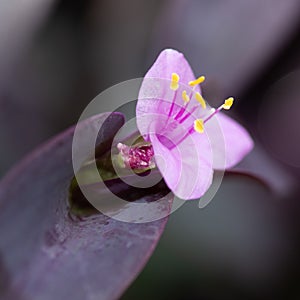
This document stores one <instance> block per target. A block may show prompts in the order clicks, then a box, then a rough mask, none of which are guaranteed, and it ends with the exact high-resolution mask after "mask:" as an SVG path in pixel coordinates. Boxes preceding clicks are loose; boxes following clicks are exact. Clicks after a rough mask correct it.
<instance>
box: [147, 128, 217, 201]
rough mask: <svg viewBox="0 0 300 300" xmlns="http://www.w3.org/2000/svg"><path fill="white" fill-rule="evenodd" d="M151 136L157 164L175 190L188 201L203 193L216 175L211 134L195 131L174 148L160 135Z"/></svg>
mask: <svg viewBox="0 0 300 300" xmlns="http://www.w3.org/2000/svg"><path fill="white" fill-rule="evenodd" d="M150 137H151V142H152V146H153V149H154V153H155V160H156V164H157V166H158V168H159V170H160V172H161V174H162V176H163V178H164V180H165V182H166V184H167V185H168V187H169V188H170V189H171V190H172V191H173V193H174V194H175V195H176V196H177V197H179V198H181V199H184V200H190V199H197V198H199V197H201V196H203V195H204V194H205V192H206V191H207V190H208V188H209V186H210V185H211V183H212V176H213V169H212V154H211V151H210V152H209V149H210V147H209V140H208V138H207V136H206V135H205V134H203V135H200V134H197V133H194V134H192V135H190V136H188V137H187V138H186V139H185V140H184V141H183V142H182V143H181V144H179V145H177V146H176V147H174V148H171V149H170V148H168V147H166V146H165V144H164V143H162V142H161V139H160V136H158V135H156V134H152V135H151V136H150ZM204 150H205V151H204Z"/></svg>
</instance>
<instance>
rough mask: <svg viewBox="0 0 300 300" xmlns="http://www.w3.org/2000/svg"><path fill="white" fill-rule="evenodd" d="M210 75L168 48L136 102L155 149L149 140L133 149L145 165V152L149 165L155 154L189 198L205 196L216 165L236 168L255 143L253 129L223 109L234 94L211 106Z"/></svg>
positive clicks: (178, 191)
mask: <svg viewBox="0 0 300 300" xmlns="http://www.w3.org/2000/svg"><path fill="white" fill-rule="evenodd" d="M204 80H205V78H204V76H201V77H199V78H198V79H195V76H194V74H193V71H192V69H191V67H190V65H189V63H188V62H187V60H186V59H185V57H184V56H183V54H182V53H179V52H178V51H176V50H173V49H166V50H164V51H162V52H161V53H160V55H159V56H158V58H157V60H156V61H155V63H154V64H153V66H152V67H151V68H150V70H149V71H148V72H147V74H146V75H145V78H144V80H143V83H142V86H141V89H140V92H139V98H138V103H137V107H136V115H137V126H138V129H139V131H140V133H141V135H142V136H143V137H144V139H145V141H146V143H147V147H149V145H150V147H152V148H153V151H148V152H147V153H151V155H149V156H147V155H146V156H145V155H144V154H145V152H144V148H143V145H136V146H134V147H133V149H131V153H137V154H139V155H138V162H139V166H140V158H142V159H143V163H145V165H147V166H149V165H150V162H151V163H152V164H153V154H154V161H155V165H156V166H157V167H158V169H159V170H160V172H161V174H162V176H163V178H164V180H165V182H166V184H167V185H168V187H169V188H170V189H171V190H172V191H173V193H174V194H175V195H176V196H178V197H179V198H181V199H185V200H189V199H196V198H199V197H201V196H203V194H204V193H205V192H206V191H207V190H208V188H209V187H210V185H211V183H212V178H213V170H214V169H221V170H224V169H227V168H231V167H232V166H234V165H235V164H237V163H238V162H239V161H240V160H241V159H242V158H243V157H244V156H245V155H246V154H247V153H248V152H249V151H250V150H251V149H252V148H253V141H252V139H251V137H250V136H249V134H248V133H247V131H246V130H245V129H244V128H243V127H242V126H240V125H239V124H238V123H237V122H236V121H234V120H233V119H231V118H229V117H227V116H226V115H224V114H223V113H221V112H220V110H221V109H229V108H230V107H231V105H232V103H233V98H228V99H226V100H225V102H224V104H222V105H221V106H220V107H219V108H218V109H211V108H210V107H209V106H208V105H207V103H206V102H205V100H204V99H203V97H202V95H201V90H200V86H199V85H200V84H201V83H202V82H203V81H204ZM118 147H119V150H120V152H121V150H122V151H123V153H125V152H126V151H129V150H128V149H125V148H124V145H118ZM122 147H123V148H122ZM147 150H149V148H147ZM124 151H125V152H124ZM141 154H143V155H141ZM131 161H134V163H135V164H136V161H137V160H136V159H133V157H132V156H131V157H130V158H129V159H127V164H129V166H130V167H133V168H134V167H135V165H130V162H131Z"/></svg>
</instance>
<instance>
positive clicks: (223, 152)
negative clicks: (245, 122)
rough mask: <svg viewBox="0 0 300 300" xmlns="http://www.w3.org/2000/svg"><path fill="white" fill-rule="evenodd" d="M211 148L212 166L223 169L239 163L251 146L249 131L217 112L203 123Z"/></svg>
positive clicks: (252, 144)
mask: <svg viewBox="0 0 300 300" xmlns="http://www.w3.org/2000/svg"><path fill="white" fill-rule="evenodd" d="M205 130H206V132H207V134H208V136H209V139H210V143H211V147H212V149H213V168H214V169H219V170H224V169H228V168H231V167H233V166H234V165H236V164H237V163H239V162H240V161H241V160H242V159H243V158H244V156H245V155H247V154H248V153H249V152H250V151H251V150H252V148H253V146H254V143H253V140H252V138H251V137H250V135H249V133H248V132H247V131H246V129H245V128H244V127H242V126H241V125H239V124H238V123H237V122H236V121H235V120H233V119H232V118H230V117H228V116H226V115H225V114H223V113H218V114H217V115H216V116H215V117H213V118H212V119H211V120H209V121H208V122H207V123H206V124H205Z"/></svg>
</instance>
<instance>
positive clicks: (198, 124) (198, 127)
mask: <svg viewBox="0 0 300 300" xmlns="http://www.w3.org/2000/svg"><path fill="white" fill-rule="evenodd" d="M194 129H195V131H197V132H199V133H203V132H204V122H203V120H202V119H197V120H195V121H194Z"/></svg>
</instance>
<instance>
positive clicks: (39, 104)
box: [0, 0, 300, 300]
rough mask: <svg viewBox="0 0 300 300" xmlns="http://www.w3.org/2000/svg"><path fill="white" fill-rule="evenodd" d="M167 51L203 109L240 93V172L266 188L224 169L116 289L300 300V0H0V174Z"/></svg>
mask: <svg viewBox="0 0 300 300" xmlns="http://www.w3.org/2000/svg"><path fill="white" fill-rule="evenodd" d="M167 47H172V48H175V49H178V50H179V51H181V52H183V53H184V54H185V56H186V58H187V59H188V61H189V62H190V63H191V66H192V67H193V69H194V71H195V74H196V75H202V74H205V75H206V78H207V80H206V82H205V83H204V84H203V93H204V96H205V97H206V99H207V100H208V102H209V103H210V104H211V105H219V104H220V103H222V101H223V99H224V98H225V97H228V96H231V95H233V96H235V97H236V98H237V99H238V101H236V105H235V106H234V109H233V111H232V112H230V114H231V115H232V116H233V117H234V118H235V119H237V120H239V121H240V122H241V123H242V124H243V125H244V126H245V127H246V128H247V129H248V130H249V131H250V132H251V134H252V136H253V138H254V140H255V142H256V148H255V150H254V151H253V152H252V153H251V155H249V157H248V158H247V159H246V160H245V161H244V162H243V163H241V164H240V165H239V166H238V167H237V170H243V171H247V172H250V173H251V174H254V175H256V176H258V177H259V178H261V179H262V180H263V181H264V182H266V183H267V184H268V186H269V188H266V186H265V185H263V184H261V183H260V182H259V181H258V180H255V179H251V178H247V177H246V176H227V177H226V178H225V180H224V182H223V185H222V187H221V189H220V190H219V191H218V193H217V195H216V197H215V199H214V200H213V201H212V202H211V203H210V204H209V205H208V206H207V207H205V208H203V209H199V208H198V202H197V201H194V202H189V203H187V204H185V205H184V206H183V207H182V208H181V209H179V210H178V211H176V212H175V213H174V214H172V215H171V217H170V220H169V222H168V225H167V228H166V230H165V232H164V234H163V237H162V239H161V241H160V242H159V244H158V247H157V249H156V250H155V252H154V255H153V256H152V257H151V259H150V261H149V263H148V264H147V266H146V267H145V269H144V271H143V272H142V273H141V274H140V275H139V277H138V278H137V280H136V281H135V282H134V283H133V285H132V286H131V287H130V288H129V289H128V291H127V292H126V293H125V294H124V296H123V297H122V299H123V300H125V299H212V300H214V299H266V298H271V299H300V289H299V279H300V257H299V253H300V204H299V201H300V199H299V198H300V193H299V178H300V169H299V167H300V125H299V120H300V119H299V115H300V98H299V95H300V69H299V68H300V2H299V0H286V1H282V0H264V1H263V0H252V1H236V0H213V1H204V0H152V1H146V0H115V1H108V0H105V1H101V0H77V1H71V0H69V1H68V0H23V1H20V0H10V1H5V0H0V137H1V147H0V176H1V177H2V176H3V175H4V174H5V173H6V172H7V171H8V169H9V168H11V167H12V166H13V165H14V164H16V163H17V162H18V161H20V159H21V158H22V157H23V156H24V155H26V154H27V153H29V152H30V151H32V150H33V149H34V148H36V147H37V146H38V145H39V144H40V143H42V142H45V141H46V140H47V139H49V138H51V137H52V136H54V135H55V134H57V133H59V132H60V131H62V130H64V129H66V128H67V127H69V126H71V125H72V124H75V123H76V122H77V120H78V118H79V116H80V114H81V112H82V110H83V109H84V108H85V106H86V105H87V104H88V103H89V102H90V101H91V100H92V99H93V98H94V97H95V96H97V95H98V94H99V93H100V92H101V91H103V90H104V89H106V88H108V87H110V86H112V85H113V84H117V83H119V82H121V81H124V80H128V79H131V78H136V77H141V76H143V75H144V74H145V72H146V71H147V69H148V68H149V67H150V66H151V64H152V63H153V62H154V60H155V58H156V56H157V55H158V53H159V52H160V51H161V50H162V49H164V48H167ZM21 176H22V175H21ZM124 255H126V253H124Z"/></svg>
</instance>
